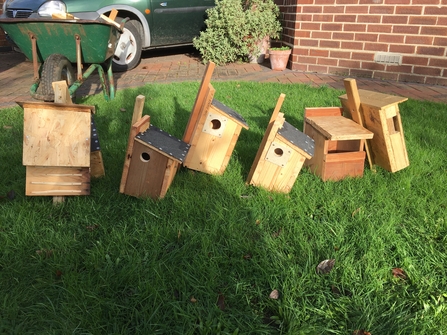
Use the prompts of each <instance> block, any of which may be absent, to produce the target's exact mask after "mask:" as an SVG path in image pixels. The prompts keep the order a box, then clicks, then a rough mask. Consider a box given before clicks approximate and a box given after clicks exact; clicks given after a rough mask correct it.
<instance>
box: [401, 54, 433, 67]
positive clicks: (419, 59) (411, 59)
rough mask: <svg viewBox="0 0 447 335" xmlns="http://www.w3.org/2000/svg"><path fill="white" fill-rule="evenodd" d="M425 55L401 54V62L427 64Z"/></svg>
mask: <svg viewBox="0 0 447 335" xmlns="http://www.w3.org/2000/svg"><path fill="white" fill-rule="evenodd" d="M428 60H429V59H428V58H427V57H417V56H403V57H402V64H406V65H428Z"/></svg>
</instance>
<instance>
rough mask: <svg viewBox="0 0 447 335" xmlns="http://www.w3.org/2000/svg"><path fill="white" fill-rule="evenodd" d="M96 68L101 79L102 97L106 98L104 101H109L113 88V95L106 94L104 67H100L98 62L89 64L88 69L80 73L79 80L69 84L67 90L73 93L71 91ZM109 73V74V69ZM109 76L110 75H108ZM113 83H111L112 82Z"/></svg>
mask: <svg viewBox="0 0 447 335" xmlns="http://www.w3.org/2000/svg"><path fill="white" fill-rule="evenodd" d="M110 68H111V66H110ZM95 70H98V74H99V79H100V81H101V87H102V90H103V93H104V98H105V99H106V101H109V100H111V99H113V98H114V92H115V91H114V90H113V91H112V92H113V95H111V96H110V97H109V94H108V90H107V82H106V76H105V72H104V69H103V68H102V66H101V65H100V64H91V65H90V66H89V67H88V69H87V70H86V71H85V72H84V73H83V75H82V79H81V80H79V79H78V80H76V81H75V82H74V83H73V85H71V86H70V88H69V89H68V91H69V92H70V94H71V95H73V93H74V92H75V91H76V90H77V89H78V88H79V87H80V86H81V85H82V84H83V83H84V81H85V80H86V79H87V78H88V77H89V76H90V75H91V74H92V73H93V72H94V71H95ZM107 72H108V73H109V70H108V71H107ZM110 74H111V70H110ZM109 76H110V75H109ZM112 80H113V76H112ZM112 84H113V83H112Z"/></svg>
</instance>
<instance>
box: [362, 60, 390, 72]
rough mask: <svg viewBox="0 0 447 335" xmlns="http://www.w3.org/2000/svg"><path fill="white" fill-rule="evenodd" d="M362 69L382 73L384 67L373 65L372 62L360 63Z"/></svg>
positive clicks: (377, 64)
mask: <svg viewBox="0 0 447 335" xmlns="http://www.w3.org/2000/svg"><path fill="white" fill-rule="evenodd" d="M362 69H368V70H374V71H384V70H385V65H383V64H379V63H374V62H362Z"/></svg>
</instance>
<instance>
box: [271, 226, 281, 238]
mask: <svg viewBox="0 0 447 335" xmlns="http://www.w3.org/2000/svg"><path fill="white" fill-rule="evenodd" d="M281 232H282V228H279V229H278V231H275V232H274V233H273V234H272V237H278V236H279V235H280V234H281Z"/></svg>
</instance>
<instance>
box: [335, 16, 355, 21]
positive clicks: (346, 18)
mask: <svg viewBox="0 0 447 335" xmlns="http://www.w3.org/2000/svg"><path fill="white" fill-rule="evenodd" d="M356 19H357V16H356V15H335V16H334V22H355V21H356Z"/></svg>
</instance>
